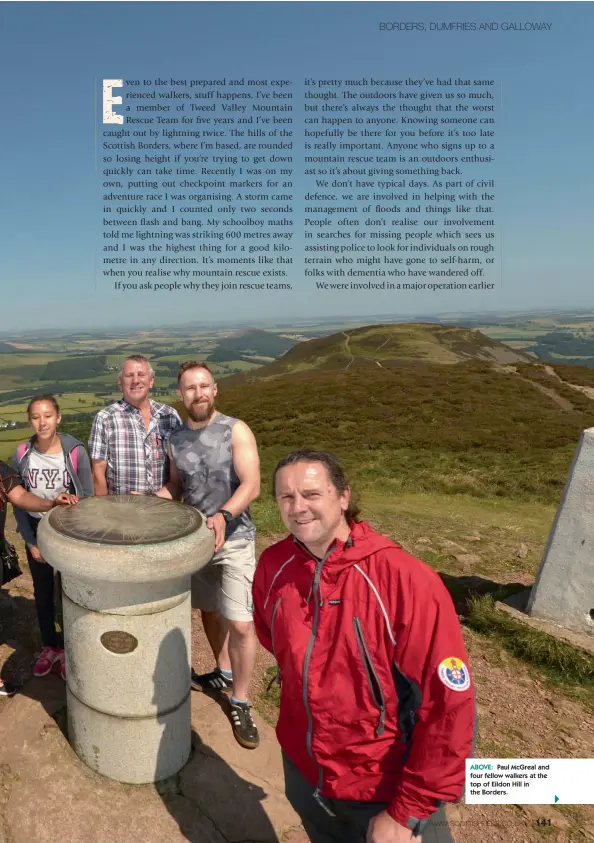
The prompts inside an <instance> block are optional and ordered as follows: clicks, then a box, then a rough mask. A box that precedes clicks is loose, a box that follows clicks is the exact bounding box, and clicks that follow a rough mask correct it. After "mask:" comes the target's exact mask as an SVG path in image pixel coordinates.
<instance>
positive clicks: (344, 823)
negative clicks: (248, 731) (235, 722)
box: [283, 752, 454, 843]
mask: <svg viewBox="0 0 594 843" xmlns="http://www.w3.org/2000/svg"><path fill="white" fill-rule="evenodd" d="M283 767H284V772H285V792H286V794H287V799H288V800H289V802H290V803H291V805H292V806H293V808H294V809H295V811H296V813H297V814H299V817H300V818H301V822H302V823H303V828H304V829H305V831H306V833H307V836H308V837H309V839H310V840H311V843H365V840H366V836H367V826H368V825H369V821H370V820H371V819H372V817H374V816H375V815H376V814H379V813H380V811H383V810H384V808H386V803H384V802H351V801H347V800H344V799H328V798H324V803H325V804H326V805H327V806H328V807H329V808H330V809H331V811H332V812H333V813H334V814H336V816H335V817H332V816H330V814H328V813H327V811H325V810H324V808H322V806H321V805H320V804H319V802H317V800H316V799H315V798H314V795H313V793H314V790H315V788H314V787H312V785H310V783H309V782H308V781H307V779H305V778H304V777H303V776H302V775H301V773H300V772H299V770H298V769H297V767H296V766H295V765H294V764H293V762H292V761H290V760H289V759H288V758H287V756H286V755H285V754H284V752H283ZM413 839H415V840H419V843H421V841H422V843H454V841H453V838H452V835H451V832H450V828H449V826H448V821H447V820H446V816H445V810H444V808H443V806H442V807H441V808H440V809H439V810H438V811H436V812H435V813H434V814H433V815H432V817H431V819H430V820H429V822H428V824H427V826H426V827H425V830H424V831H423V833H422V836H421V837H420V838H418V837H415V838H413Z"/></svg>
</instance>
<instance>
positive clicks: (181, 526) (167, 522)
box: [48, 495, 202, 545]
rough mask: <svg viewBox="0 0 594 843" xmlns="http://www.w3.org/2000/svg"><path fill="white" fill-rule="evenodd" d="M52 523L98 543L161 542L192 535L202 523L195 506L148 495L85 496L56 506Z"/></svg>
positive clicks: (66, 532) (70, 534)
mask: <svg viewBox="0 0 594 843" xmlns="http://www.w3.org/2000/svg"><path fill="white" fill-rule="evenodd" d="M48 520H49V524H50V525H51V526H52V527H53V529H54V530H55V531H56V532H57V533H61V534H62V535H63V536H68V537H69V538H71V539H78V540H79V541H85V542H95V543H97V544H112V545H138V544H159V543H161V542H170V541H175V540H176V539H182V538H184V537H185V536H189V535H190V534H191V533H193V532H195V531H196V530H198V529H199V528H200V527H201V526H202V517H201V515H200V513H199V512H198V511H197V510H196V509H194V508H193V507H191V506H185V505H184V504H180V503H176V502H175V501H168V500H165V499H164V498H157V497H154V496H147V495H105V496H101V497H95V498H84V499H83V500H81V501H80V502H79V503H78V504H76V505H74V506H61V507H56V508H55V509H53V510H52V511H51V512H50V514H49V516H48Z"/></svg>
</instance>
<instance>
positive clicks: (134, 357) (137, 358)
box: [120, 354, 155, 378]
mask: <svg viewBox="0 0 594 843" xmlns="http://www.w3.org/2000/svg"><path fill="white" fill-rule="evenodd" d="M128 360H131V361H132V362H133V363H146V365H147V366H148V370H149V375H150V376H151V378H154V377H155V370H154V369H153V367H152V366H151V364H150V362H149V360H148V359H147V358H146V357H145V356H144V354H131V355H130V356H129V357H126V359H125V360H122V365H121V367H120V377H122V375H123V374H124V366H125V365H126V363H127V362H128Z"/></svg>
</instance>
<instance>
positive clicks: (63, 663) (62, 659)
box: [58, 650, 66, 682]
mask: <svg viewBox="0 0 594 843" xmlns="http://www.w3.org/2000/svg"><path fill="white" fill-rule="evenodd" d="M58 660H59V662H60V676H61V677H62V679H63V680H64V682H65V681H66V653H65V652H64V650H58Z"/></svg>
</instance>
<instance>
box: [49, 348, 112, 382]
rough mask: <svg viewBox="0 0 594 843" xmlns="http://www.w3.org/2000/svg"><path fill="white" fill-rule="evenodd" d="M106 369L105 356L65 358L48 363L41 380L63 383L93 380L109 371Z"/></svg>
mask: <svg viewBox="0 0 594 843" xmlns="http://www.w3.org/2000/svg"><path fill="white" fill-rule="evenodd" d="M106 367H107V357H106V355H105V354H99V355H81V356H80V357H65V358H62V359H61V360H52V361H51V362H50V363H48V364H47V366H46V367H45V369H44V371H43V374H42V375H41V380H48V381H50V380H57V381H61V380H76V379H78V378H92V377H95V375H99V374H102V373H103V372H105V371H107V368H106Z"/></svg>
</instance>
